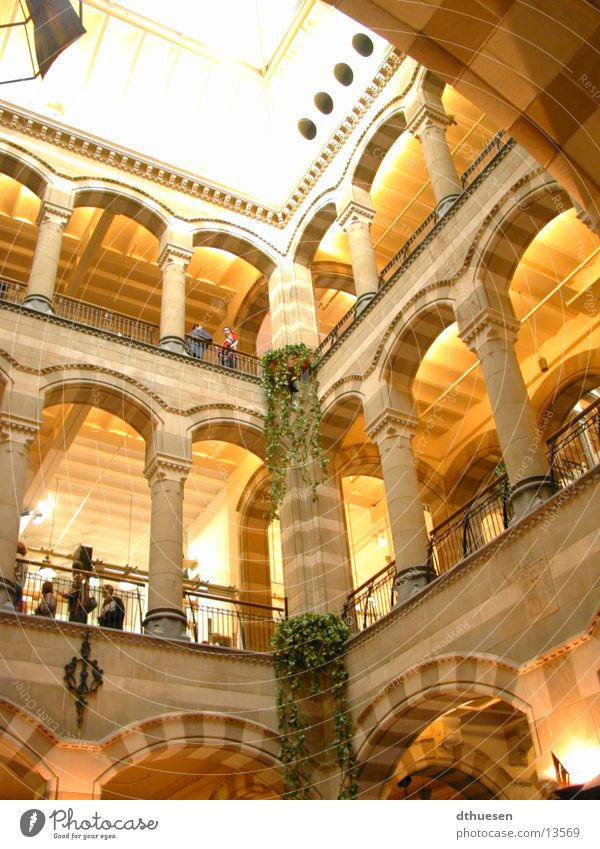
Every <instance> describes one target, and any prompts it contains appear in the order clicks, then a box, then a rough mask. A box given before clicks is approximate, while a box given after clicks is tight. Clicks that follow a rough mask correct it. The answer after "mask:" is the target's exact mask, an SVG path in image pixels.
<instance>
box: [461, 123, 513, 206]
mask: <svg viewBox="0 0 600 849" xmlns="http://www.w3.org/2000/svg"><path fill="white" fill-rule="evenodd" d="M505 135H506V131H505V130H499V131H498V132H497V133H496V135H495V136H494V138H493V139H490V141H489V142H488V143H487V144H486V146H485V147H484V148H483V150H482V151H481V153H480V154H479V155H478V156H476V157H475V159H474V160H473V162H471V164H470V165H469V167H468V168H467V170H466V171H465V172H464V174H463V175H462V177H461V178H460V182H461V185H462V188H463V191H464V190H465V189H466V188H467V186H469V185H470V184H471V183H472V182H473V180H474V179H475V177H477V176H479V174H481V172H482V171H483V170H484V169H485V168H486V167H487V165H488V164H489V163H490V162H491V161H492V159H493V158H494V157H495V156H496V154H497V153H499V151H500V148H501V147H502V146H503V144H505V142H506V139H505V138H504V136H505Z"/></svg>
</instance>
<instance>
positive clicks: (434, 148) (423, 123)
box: [408, 103, 462, 215]
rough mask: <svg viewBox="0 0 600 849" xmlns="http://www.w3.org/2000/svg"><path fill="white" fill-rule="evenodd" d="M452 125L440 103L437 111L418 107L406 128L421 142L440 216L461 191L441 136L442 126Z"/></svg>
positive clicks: (443, 130) (443, 136)
mask: <svg viewBox="0 0 600 849" xmlns="http://www.w3.org/2000/svg"><path fill="white" fill-rule="evenodd" d="M452 123H453V120H452V118H450V117H449V116H448V115H446V113H445V112H444V111H443V108H442V107H441V103H440V108H439V109H434V108H432V107H431V106H429V105H424V106H422V107H421V109H420V110H419V111H418V112H417V114H416V115H415V117H414V118H413V119H412V121H411V122H410V124H409V126H408V129H409V131H410V132H411V133H412V134H413V136H415V137H416V138H417V139H419V141H420V142H421V148H422V150H423V156H424V157H425V165H426V166H427V171H428V173H429V177H430V179H431V188H432V189H433V194H434V196H435V201H436V211H437V213H438V215H444V213H445V212H446V211H447V210H448V209H449V208H450V207H451V206H452V204H453V203H454V201H455V200H456V199H457V197H458V196H459V195H460V194H461V191H462V187H461V184H460V180H459V179H458V174H457V173H456V168H455V166H454V161H453V160H452V154H451V152H450V147H449V146H448V142H447V140H446V135H445V133H446V127H447V126H449V125H450V124H452Z"/></svg>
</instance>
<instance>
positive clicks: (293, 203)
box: [0, 50, 403, 229]
mask: <svg viewBox="0 0 600 849" xmlns="http://www.w3.org/2000/svg"><path fill="white" fill-rule="evenodd" d="M402 62H403V56H401V54H399V53H398V52H396V51H395V50H390V52H389V53H388V54H387V56H386V58H385V59H384V61H383V63H382V65H381V67H380V68H379V71H378V72H377V73H376V74H375V76H374V77H373V80H372V81H371V83H370V84H369V85H368V86H367V88H366V89H365V91H364V92H363V94H362V95H361V96H360V97H359V98H358V100H357V102H356V104H355V105H354V107H353V109H352V111H351V112H350V114H349V115H347V116H346V118H345V119H344V120H343V121H342V122H341V123H340V125H339V127H338V128H337V130H336V131H335V132H334V133H333V135H332V136H331V138H330V139H329V141H328V143H327V144H326V145H325V147H324V148H323V150H322V151H321V152H320V153H319V155H318V156H317V158H316V159H315V161H314V162H313V163H312V165H309V166H308V168H307V169H306V174H305V176H304V178H303V179H302V181H301V182H300V183H299V185H298V186H297V188H296V189H295V190H294V191H293V192H292V194H291V196H290V197H289V198H288V200H287V201H286V203H285V204H284V205H283V207H282V208H281V209H280V210H277V209H270V208H268V207H266V206H261V205H260V204H259V203H257V202H256V201H250V200H248V199H247V198H244V197H242V196H240V195H237V194H235V193H234V192H230V191H228V190H227V189H225V188H222V187H218V186H215V185H212V184H211V183H209V182H207V181H206V180H202V179H201V178H198V177H195V176H194V175H193V174H190V173H187V172H185V171H179V170H177V169H174V168H170V167H168V166H165V165H164V164H162V163H159V162H157V161H155V160H153V159H150V158H147V157H144V156H141V155H138V154H136V153H134V152H132V151H128V150H124V149H122V148H119V147H118V146H116V145H113V144H110V143H109V142H106V141H104V140H102V139H98V138H95V137H93V136H89V135H86V134H85V133H81V132H78V131H76V130H71V129H68V128H66V127H62V126H60V125H59V124H55V123H54V122H52V121H50V120H46V119H44V118H41V117H40V116H36V115H34V114H32V113H30V112H28V111H27V110H24V109H19V108H17V107H16V106H12V105H10V104H7V103H3V104H2V106H0V127H7V128H8V129H10V130H12V131H13V132H17V133H21V134H22V135H25V136H31V137H33V138H37V139H40V140H41V141H43V142H46V143H47V144H51V145H54V146H55V147H60V148H63V149H65V150H68V151H71V152H72V153H74V154H75V155H77V156H81V157H86V158H88V159H95V160H96V161H97V162H100V163H101V164H103V165H109V166H110V167H111V168H115V169H116V170H119V171H125V172H127V173H129V174H135V175H136V176H137V177H141V178H142V179H144V180H149V181H150V182H153V183H157V184H159V185H162V186H165V187H166V188H168V189H173V190H174V191H177V192H181V193H182V194H186V195H191V196H192V197H196V198H199V199H200V200H202V201H204V202H205V203H210V204H212V205H214V206H220V207H224V208H225V209H229V210H231V211H232V212H234V213H237V214H238V215H243V216H245V217H247V218H253V219H255V220H258V221H261V222H263V223H265V224H269V225H271V226H273V227H277V228H279V229H283V228H284V227H285V225H286V224H287V222H288V220H289V219H290V218H291V216H292V215H293V214H294V212H295V211H296V210H297V208H298V207H299V205H300V204H301V203H302V201H303V200H304V198H305V197H306V196H307V195H308V193H309V192H310V191H311V190H312V188H313V187H314V185H315V183H316V182H317V181H318V180H319V178H320V177H321V175H322V174H323V172H324V171H325V170H326V169H327V167H328V166H329V165H330V163H331V162H332V161H333V159H334V158H335V157H336V156H337V154H338V153H339V152H340V150H341V149H342V147H343V146H344V144H345V143H346V141H347V140H348V138H349V137H350V135H351V134H352V132H353V130H354V129H355V127H356V126H357V124H358V123H359V122H360V120H361V119H362V118H363V116H364V115H365V113H366V112H367V110H368V109H369V108H370V107H371V105H372V104H373V103H374V102H375V100H376V99H377V98H378V97H379V95H380V94H381V92H382V91H383V90H384V88H385V87H386V86H387V84H388V83H389V81H390V80H391V79H392V77H393V76H394V74H395V73H396V71H397V70H398V68H399V67H400V65H401V64H402ZM60 176H63V177H66V178H67V179H73V178H70V177H68V175H66V174H61V175H60Z"/></svg>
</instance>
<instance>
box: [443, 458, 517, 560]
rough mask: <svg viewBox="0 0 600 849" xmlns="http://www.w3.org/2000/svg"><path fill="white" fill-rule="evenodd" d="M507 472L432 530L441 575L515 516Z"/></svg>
mask: <svg viewBox="0 0 600 849" xmlns="http://www.w3.org/2000/svg"><path fill="white" fill-rule="evenodd" d="M509 497H510V486H509V483H508V478H507V476H506V475H502V477H500V478H498V480H497V481H494V483H492V484H491V485H490V486H488V487H486V488H485V489H483V490H482V491H481V492H479V493H478V494H477V495H476V496H475V497H474V498H472V499H471V500H470V501H468V502H467V503H466V504H465V505H463V506H462V507H461V508H460V510H457V511H456V512H455V513H453V514H452V515H451V516H448V518H447V519H445V520H444V521H443V522H441V523H440V524H439V525H437V526H436V527H435V528H434V529H433V530H432V531H431V533H430V535H429V539H430V561H431V564H432V566H433V567H434V568H435V571H436V573H437V574H438V575H441V574H442V573H443V572H447V571H448V569H451V568H452V567H453V566H455V565H456V564H457V563H458V562H459V561H460V560H464V559H465V557H468V556H469V555H470V554H473V552H475V551H477V550H478V549H479V548H482V546H484V545H487V543H488V542H491V541H492V540H493V539H495V538H496V537H497V536H499V535H500V534H501V533H502V532H503V531H505V530H506V528H507V527H508V525H509V522H510V521H511V519H512V518H513V510H512V506H511V503H510V498H509Z"/></svg>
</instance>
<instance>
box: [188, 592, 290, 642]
mask: <svg viewBox="0 0 600 849" xmlns="http://www.w3.org/2000/svg"><path fill="white" fill-rule="evenodd" d="M211 598H212V599H213V600H214V601H217V602H219V606H218V607H215V606H214V605H209V604H207V603H206V600H207V599H211ZM185 608H186V616H187V620H188V634H189V636H190V638H191V639H192V640H193V641H194V642H196V643H203V644H206V645H213V646H227V647H228V648H236V649H241V650H242V651H263V652H267V651H270V650H271V639H272V637H273V634H274V632H275V626H276V624H277V622H280V621H283V620H284V619H285V609H284V608H283V607H269V606H267V605H263V604H254V603H252V602H245V601H238V600H232V599H225V598H218V597H216V596H207V595H203V594H201V593H194V592H187V593H186V604H185Z"/></svg>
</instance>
